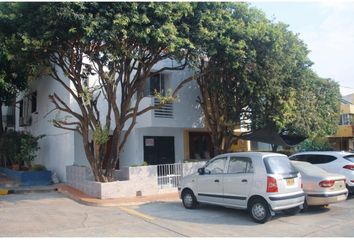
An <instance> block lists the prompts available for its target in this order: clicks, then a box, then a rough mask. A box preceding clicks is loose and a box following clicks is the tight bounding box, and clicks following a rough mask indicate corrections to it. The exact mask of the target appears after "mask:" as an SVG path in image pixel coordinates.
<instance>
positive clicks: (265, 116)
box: [194, 3, 339, 153]
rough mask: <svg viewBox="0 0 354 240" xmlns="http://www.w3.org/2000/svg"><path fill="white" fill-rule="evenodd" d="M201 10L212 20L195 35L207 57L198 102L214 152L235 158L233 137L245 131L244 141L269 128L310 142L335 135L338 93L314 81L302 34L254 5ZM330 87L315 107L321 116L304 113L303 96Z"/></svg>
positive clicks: (204, 5) (329, 83)
mask: <svg viewBox="0 0 354 240" xmlns="http://www.w3.org/2000/svg"><path fill="white" fill-rule="evenodd" d="M200 6H201V7H202V8H204V9H205V12H207V13H208V14H205V15H200V18H201V20H200V21H199V33H198V34H197V35H195V36H194V37H195V40H194V41H195V42H196V44H197V46H198V47H199V48H200V49H201V50H202V53H203V56H202V58H201V60H200V61H199V62H198V64H199V65H198V68H199V69H200V73H201V74H203V75H202V76H200V77H198V78H197V82H198V85H199V87H200V90H201V97H200V98H199V99H198V102H199V103H200V104H201V106H202V109H203V112H204V116H205V122H206V126H207V128H208V129H209V130H210V132H211V136H212V142H213V145H214V151H215V152H216V153H222V152H227V151H230V147H231V146H232V144H233V143H235V141H236V140H237V139H238V136H236V135H235V132H234V130H235V129H239V128H240V127H241V126H242V127H243V129H244V130H243V131H244V132H243V134H245V133H249V132H251V131H253V130H256V129H259V128H263V127H271V128H273V129H274V131H278V132H287V133H293V134H294V133H295V134H301V135H305V136H307V135H308V134H310V132H311V134H314V133H319V132H323V130H324V129H325V130H329V129H331V128H332V129H333V126H334V125H335V124H334V122H335V119H336V114H334V113H335V111H336V110H337V109H336V106H337V103H338V99H337V96H338V93H339V92H338V88H337V87H336V84H335V83H333V82H332V81H329V80H319V79H318V78H317V80H315V78H316V77H315V76H314V73H313V72H312V71H311V69H310V66H311V64H312V63H311V61H310V60H309V59H308V56H307V55H308V52H309V51H308V49H307V47H306V45H305V44H304V43H303V42H302V41H301V40H300V39H299V37H298V36H297V35H296V34H294V33H292V32H291V31H289V30H288V29H287V26H286V25H285V24H283V23H274V22H272V21H270V20H268V19H267V18H266V17H265V15H264V14H263V13H262V12H260V11H259V10H257V9H254V8H250V7H249V5H248V4H244V3H236V4H235V3H231V4H230V3H225V4H219V5H216V4H212V3H200ZM314 85H316V87H315V86H314ZM326 87H331V89H330V90H329V93H328V94H325V95H322V96H321V97H319V98H318V99H323V100H315V101H316V103H314V102H313V104H316V106H317V108H320V109H322V110H321V111H320V112H316V108H312V109H308V108H304V106H305V105H306V103H307V101H308V99H307V98H306V97H305V96H307V97H308V96H311V94H312V95H315V96H316V95H317V92H318V90H317V89H318V88H319V89H324V88H326ZM301 96H304V97H301ZM324 98H325V99H326V100H324ZM330 101H333V102H332V103H331V104H328V102H330ZM306 110H310V112H309V113H311V114H304V113H303V112H306ZM300 112H302V113H303V114H299V113H300ZM319 119H322V121H319ZM245 129H246V131H245ZM325 132H327V133H328V131H325Z"/></svg>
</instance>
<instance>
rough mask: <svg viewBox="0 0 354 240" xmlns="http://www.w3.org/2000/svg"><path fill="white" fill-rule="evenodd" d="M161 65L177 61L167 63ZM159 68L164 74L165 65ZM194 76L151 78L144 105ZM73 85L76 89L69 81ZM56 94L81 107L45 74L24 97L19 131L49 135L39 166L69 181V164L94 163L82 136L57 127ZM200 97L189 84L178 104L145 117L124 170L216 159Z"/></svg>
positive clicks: (176, 74)
mask: <svg viewBox="0 0 354 240" xmlns="http://www.w3.org/2000/svg"><path fill="white" fill-rule="evenodd" d="M160 64H163V65H166V64H173V62H171V61H169V60H165V62H163V63H160ZM154 69H155V70H158V69H159V64H157V65H156V67H155V68H154ZM154 69H153V70H154ZM192 73H193V72H192V71H191V70H189V69H185V70H181V71H164V72H162V73H161V74H159V75H157V76H155V77H153V78H151V79H149V80H148V81H147V83H146V88H145V97H144V99H143V100H142V102H141V105H142V106H148V105H153V104H155V103H156V100H157V99H155V98H154V97H153V91H154V89H157V90H158V91H160V92H166V91H167V90H168V89H171V90H174V89H175V87H176V86H177V85H178V83H179V82H181V81H182V80H184V79H186V78H187V77H189V76H191V74H192ZM67 84H68V85H70V81H69V80H67ZM54 92H55V93H56V94H57V95H58V96H60V97H61V98H62V99H64V101H65V102H66V104H68V105H69V106H71V107H72V108H73V109H78V108H77V106H75V104H76V103H75V101H74V100H73V99H72V96H70V94H69V93H68V92H67V91H66V90H65V89H64V88H63V87H62V86H61V85H60V84H59V83H58V82H56V81H54V80H53V79H50V78H49V77H45V76H44V77H42V78H40V79H37V80H36V81H34V82H32V84H31V88H30V90H28V91H26V92H25V93H22V94H20V95H19V96H18V100H17V107H16V130H20V131H21V130H22V131H28V132H31V133H32V134H33V135H35V136H37V135H41V134H45V137H44V138H42V139H41V140H40V143H39V145H40V150H39V151H38V156H37V159H36V163H39V164H43V165H45V166H46V167H47V168H48V169H49V170H52V171H54V172H55V173H57V175H58V176H59V178H60V180H62V181H65V180H66V175H65V167H66V166H67V165H73V164H76V165H89V164H88V161H87V159H86V156H85V153H84V149H83V145H82V140H81V136H80V135H79V134H78V133H76V132H73V131H68V130H63V129H59V128H55V127H53V125H52V123H51V120H52V119H54V118H57V117H60V115H61V114H62V113H60V112H58V111H52V110H53V109H54V106H53V104H52V103H50V101H49V99H48V95H49V94H52V93H54ZM198 95H199V89H198V86H197V84H196V83H195V82H194V81H192V82H189V83H188V84H187V85H185V87H183V88H182V89H181V90H180V91H179V92H178V99H177V100H176V101H175V102H174V103H172V104H168V105H166V106H164V107H163V108H161V109H156V110H152V111H149V112H147V113H145V114H143V115H141V116H139V117H138V119H137V124H136V125H135V127H134V129H133V131H132V132H131V134H130V136H129V139H128V141H127V143H126V145H125V147H124V150H123V152H121V155H120V162H119V167H124V166H132V165H142V164H144V162H146V163H147V164H149V165H152V164H154V165H155V164H168V163H176V162H182V161H183V160H184V159H209V158H210V157H212V156H213V152H212V144H211V139H210V135H209V133H208V132H207V131H206V129H205V127H204V123H203V116H202V110H201V107H200V106H199V104H197V102H196V99H197V96H198ZM118 99H119V98H118ZM102 108H103V109H104V105H102ZM61 117H63V116H61Z"/></svg>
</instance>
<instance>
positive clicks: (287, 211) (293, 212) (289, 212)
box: [283, 206, 301, 216]
mask: <svg viewBox="0 0 354 240" xmlns="http://www.w3.org/2000/svg"><path fill="white" fill-rule="evenodd" d="M300 210H301V209H300V206H297V207H293V208H289V209H285V210H283V213H284V214H286V215H288V216H293V215H296V214H298V213H299V212H300Z"/></svg>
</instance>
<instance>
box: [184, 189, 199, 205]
mask: <svg viewBox="0 0 354 240" xmlns="http://www.w3.org/2000/svg"><path fill="white" fill-rule="evenodd" d="M182 202H183V206H184V207H185V208H187V209H194V208H196V207H197V204H198V202H197V199H196V198H195V196H194V194H193V192H192V191H191V190H184V191H183V193H182Z"/></svg>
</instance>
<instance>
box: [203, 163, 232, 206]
mask: <svg viewBox="0 0 354 240" xmlns="http://www.w3.org/2000/svg"><path fill="white" fill-rule="evenodd" d="M226 161H227V157H223V158H217V159H214V160H212V161H210V162H208V163H207V165H206V166H205V168H204V172H205V173H204V174H203V175H199V176H198V180H197V181H198V183H197V184H198V187H197V191H198V194H197V199H198V201H200V202H208V203H214V204H223V181H224V170H225V164H226Z"/></svg>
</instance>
